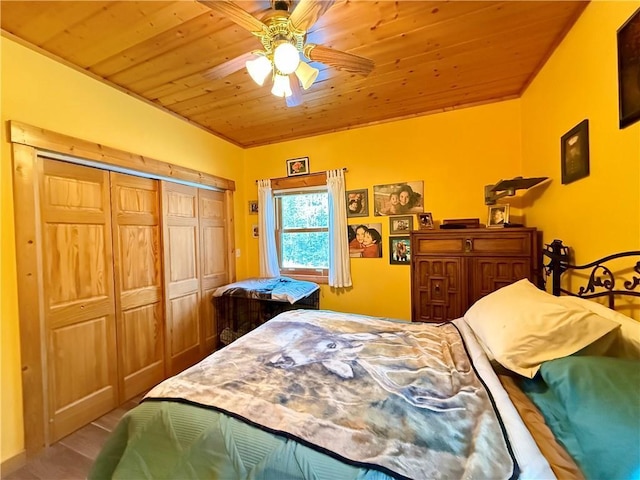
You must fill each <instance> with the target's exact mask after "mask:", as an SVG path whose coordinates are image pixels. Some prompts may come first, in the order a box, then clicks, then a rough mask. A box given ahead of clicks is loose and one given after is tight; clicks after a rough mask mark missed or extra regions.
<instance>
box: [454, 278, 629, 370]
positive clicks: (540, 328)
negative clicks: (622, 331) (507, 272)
mask: <svg viewBox="0 0 640 480" xmlns="http://www.w3.org/2000/svg"><path fill="white" fill-rule="evenodd" d="M464 319H465V321H466V322H467V324H468V325H469V327H471V329H472V330H473V332H474V333H475V334H476V336H477V337H479V338H480V340H481V342H482V343H483V344H484V345H485V346H486V347H487V348H488V349H489V351H490V353H491V354H492V355H493V357H494V358H495V359H496V361H498V362H499V363H500V364H501V365H503V366H504V367H506V368H508V369H509V370H511V371H513V372H516V373H519V374H520V375H523V376H525V377H529V378H533V377H534V376H535V374H536V373H537V371H538V369H539V368H540V364H541V363H542V362H545V361H547V360H553V359H556V358H562V357H566V356H568V355H571V354H573V353H575V352H577V351H578V350H580V349H582V348H584V347H586V346H587V345H589V344H591V343H593V342H594V341H595V340H597V339H599V338H600V337H602V336H603V335H605V334H607V333H609V332H610V331H612V330H614V329H615V328H620V324H619V323H616V322H614V321H612V320H609V319H607V318H604V317H601V316H600V315H596V314H594V313H592V312H591V311H590V310H587V309H585V308H581V307H576V306H572V305H571V304H569V303H566V302H564V301H561V300H560V299H559V298H558V297H554V296H553V295H551V294H549V293H547V292H544V291H542V290H539V289H538V288H536V287H535V286H534V285H533V284H532V283H531V282H530V281H529V280H527V279H523V280H520V281H518V282H516V283H512V284H511V285H508V286H506V287H503V288H501V289H499V290H496V291H495V292H493V293H490V294H489V295H487V296H486V297H484V298H481V299H480V300H478V301H477V302H476V303H475V304H474V305H473V306H472V307H471V308H470V309H469V310H468V311H467V313H465V315H464Z"/></svg>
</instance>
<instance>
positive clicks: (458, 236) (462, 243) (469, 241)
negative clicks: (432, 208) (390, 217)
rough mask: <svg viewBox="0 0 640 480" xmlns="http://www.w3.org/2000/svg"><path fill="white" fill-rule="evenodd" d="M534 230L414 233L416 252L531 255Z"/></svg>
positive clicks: (412, 236)
mask: <svg viewBox="0 0 640 480" xmlns="http://www.w3.org/2000/svg"><path fill="white" fill-rule="evenodd" d="M533 235H534V232H533V231H527V230H519V231H515V230H508V231H506V230H503V229H500V230H497V229H495V230H492V229H482V230H463V231H461V230H458V231H456V232H451V231H448V232H442V231H435V232H429V233H421V232H420V233H413V234H412V235H411V241H412V244H411V253H412V255H433V254H461V255H478V254H480V255H482V254H491V255H530V254H531V249H532V241H533V240H532V238H533Z"/></svg>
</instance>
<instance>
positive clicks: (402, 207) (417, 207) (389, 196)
mask: <svg viewBox="0 0 640 480" xmlns="http://www.w3.org/2000/svg"><path fill="white" fill-rule="evenodd" d="M423 200H424V182H422V181H418V182H402V183H390V184H387V185H374V186H373V208H374V215H406V214H408V213H421V212H423V211H424V203H423Z"/></svg>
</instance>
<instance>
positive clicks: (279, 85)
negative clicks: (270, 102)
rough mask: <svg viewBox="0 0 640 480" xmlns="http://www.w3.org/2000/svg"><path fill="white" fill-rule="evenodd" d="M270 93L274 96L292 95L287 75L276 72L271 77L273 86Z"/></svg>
mask: <svg viewBox="0 0 640 480" xmlns="http://www.w3.org/2000/svg"><path fill="white" fill-rule="evenodd" d="M271 93H273V94H274V95H275V96H276V97H290V96H291V95H293V92H292V91H291V84H290V82H289V77H285V76H284V75H278V74H276V75H275V77H274V79H273V88H272V89H271Z"/></svg>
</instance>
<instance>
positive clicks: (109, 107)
mask: <svg viewBox="0 0 640 480" xmlns="http://www.w3.org/2000/svg"><path fill="white" fill-rule="evenodd" d="M638 6H640V2H637V1H633V2H592V3H591V4H590V5H589V6H588V7H587V9H586V10H585V12H584V13H583V15H582V16H581V18H580V19H579V21H578V22H577V24H576V25H575V27H574V28H573V29H572V31H571V32H570V33H569V35H568V36H567V38H566V39H565V40H564V41H563V43H562V44H561V45H560V46H559V48H558V50H557V52H556V53H555V54H554V55H553V56H552V57H551V59H550V60H549V62H548V63H547V64H546V65H545V67H544V68H543V69H542V71H541V72H540V74H539V75H538V77H537V78H536V79H535V81H534V82H533V83H532V84H531V85H530V87H529V88H528V89H527V91H526V92H525V94H524V96H523V98H522V99H521V100H513V101H507V102H501V103H496V104H492V105H485V106H479V107H475V108H470V109H464V110H459V111H452V112H447V113H443V114H439V115H432V116H426V117H421V118H415V119H411V120H405V121H401V122H394V123H388V124H382V125H377V126H372V127H367V128H361V129H355V130H350V131H346V132H340V133H335V134H330V135H324V136H318V137H314V138H309V139H302V140H296V141H291V142H285V143H281V144H277V145H272V146H265V147H258V148H253V149H249V150H246V151H242V150H241V149H239V148H236V147H234V146H232V145H230V144H228V143H226V142H224V141H222V140H220V139H217V138H216V137H214V136H212V135H210V134H207V133H206V132H204V131H203V130H200V129H197V128H195V127H192V126H190V125H188V124H187V123H185V122H182V121H179V120H177V119H176V118H174V117H172V116H170V115H167V114H165V113H163V112H160V111H159V110H157V109H154V108H152V107H150V106H148V105H146V104H144V103H141V102H138V101H136V100H134V99H133V98H131V97H130V96H127V95H125V94H122V93H120V92H118V91H116V90H114V89H111V88H109V87H106V86H105V85H103V84H101V83H99V82H96V81H94V80H91V79H89V78H88V77H86V76H84V75H82V74H79V73H77V72H74V71H72V70H70V69H68V68H66V67H64V66H62V65H59V64H57V63H55V62H53V61H51V60H49V59H47V58H45V57H43V56H41V55H38V54H36V53H34V52H32V51H30V50H28V49H25V48H23V47H21V46H19V45H17V44H16V43H14V42H12V41H9V40H7V39H4V38H2V39H1V40H0V41H1V43H0V46H1V48H2V52H1V53H2V55H1V57H2V58H1V62H2V63H1V67H2V68H1V71H2V72H1V73H2V77H1V81H2V85H1V87H2V99H1V101H2V104H1V107H2V113H1V118H0V119H1V121H2V142H1V148H2V150H1V153H2V168H1V170H0V181H1V186H2V191H1V196H0V199H1V201H2V204H1V208H0V213H1V214H2V220H1V222H0V229H1V231H0V233H1V234H2V235H1V238H2V240H1V241H2V256H1V257H0V263H1V264H0V267H1V271H2V276H1V277H0V282H1V288H2V290H1V292H2V295H1V301H2V304H1V309H0V313H1V315H2V318H1V319H0V334H1V335H2V339H1V344H0V345H1V348H2V351H1V360H2V368H1V374H2V377H1V380H0V387H1V395H0V400H1V402H2V404H1V416H0V431H1V432H2V433H1V437H0V440H1V444H0V459H1V461H4V460H6V459H9V458H11V457H13V456H14V455H16V454H18V453H19V452H20V451H21V450H22V448H23V438H22V435H23V434H22V403H21V402H22V398H21V390H22V388H21V380H20V354H19V331H18V319H17V287H16V273H15V247H14V243H13V234H14V228H13V202H12V191H11V154H10V146H9V143H8V142H7V139H6V121H7V120H9V119H11V120H18V121H22V122H25V123H29V124H32V125H35V126H38V127H42V128H46V129H49V130H53V131H56V132H60V133H64V134H67V135H70V136H74V137H78V138H82V139H84V140H89V141H94V142H98V143H102V144H105V145H109V146H112V147H116V148H120V149H122V150H127V151H132V152H135V153H139V154H144V155H147V156H150V157H153V158H158V159H161V160H166V161H169V162H172V163H176V164H180V165H184V166H187V167H190V168H194V169H198V170H203V171H205V172H208V173H211V174H214V175H219V176H222V177H226V178H230V179H233V180H235V181H236V185H237V192H236V197H235V200H236V205H235V216H236V219H237V222H236V244H237V246H238V247H239V248H240V249H241V251H242V256H241V257H240V258H239V259H238V262H237V272H238V278H245V277H246V276H252V275H257V274H258V262H257V241H256V240H255V239H253V238H251V236H250V228H251V224H252V223H256V221H257V217H256V216H252V215H249V214H248V209H247V201H249V200H255V199H256V198H257V191H256V185H255V182H254V181H255V180H256V179H259V178H269V177H280V176H285V174H286V170H285V160H286V159H288V158H293V157H298V156H309V157H310V164H311V170H312V171H322V170H326V169H329V168H339V167H347V168H348V170H349V171H348V173H347V177H346V178H347V189H361V188H368V189H369V199H370V200H371V198H372V186H373V185H377V184H385V183H394V182H400V181H413V180H423V181H424V187H425V210H426V211H431V212H432V213H433V215H434V218H435V219H436V220H442V219H443V218H463V217H464V218H467V217H479V218H480V219H481V221H482V222H484V221H485V220H486V214H487V208H486V206H485V205H484V202H483V185H485V184H489V183H494V182H496V181H497V180H499V179H501V178H511V177H512V176H515V175H518V174H524V175H525V176H549V177H551V179H552V181H551V183H550V184H549V185H546V186H543V187H538V188H537V189H534V190H531V191H530V192H529V193H528V194H527V195H526V196H524V197H521V198H519V199H516V201H512V205H520V206H522V207H523V208H524V211H519V210H516V211H515V212H513V213H516V214H519V215H522V218H524V219H525V223H526V224H527V225H528V226H537V227H538V228H540V229H542V230H543V231H544V236H545V240H546V241H549V240H551V239H553V238H562V239H563V240H565V241H566V242H567V243H568V244H570V245H572V246H574V247H575V248H576V252H577V257H578V260H579V261H588V260H591V259H593V258H595V257H598V256H601V255H603V254H607V253H610V252H612V251H616V250H624V249H630V248H638V247H639V246H640V197H639V196H640V193H639V192H640V123H637V124H635V125H633V126H631V127H628V128H626V129H625V130H619V129H618V127H617V122H618V120H617V74H616V46H615V31H616V29H617V28H618V27H619V26H620V25H621V24H622V23H623V22H624V21H625V20H626V18H628V16H629V15H631V13H632V12H633V11H634V10H635V9H636V8H637V7H638ZM584 118H589V120H590V122H591V125H590V128H591V130H590V135H591V175H590V176H589V177H588V178H586V179H583V180H580V181H578V182H575V183H573V184H571V185H566V186H563V185H561V184H560V166H559V161H560V160H559V155H560V154H559V151H560V137H561V136H562V135H563V134H564V133H565V132H566V131H567V130H569V129H570V128H572V127H573V126H574V125H575V124H577V123H578V122H580V121H581V120H582V119H584ZM518 200H519V201H520V202H518ZM510 201H511V200H510ZM356 220H357V221H356ZM359 222H366V223H382V229H383V237H384V238H383V242H384V243H383V248H384V258H381V259H353V260H352V274H353V280H354V285H355V286H354V288H353V289H352V290H350V291H348V292H345V293H340V294H338V293H336V292H333V291H331V289H330V288H328V287H326V286H323V288H322V299H321V306H322V308H328V309H334V310H339V311H346V310H349V311H353V312H357V313H364V314H374V315H382V316H389V317H397V318H404V319H408V318H409V317H410V278H409V268H408V267H407V266H400V265H389V260H388V233H389V217H374V216H371V217H369V218H363V219H350V223H359Z"/></svg>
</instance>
